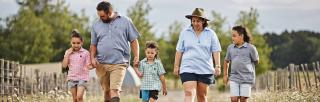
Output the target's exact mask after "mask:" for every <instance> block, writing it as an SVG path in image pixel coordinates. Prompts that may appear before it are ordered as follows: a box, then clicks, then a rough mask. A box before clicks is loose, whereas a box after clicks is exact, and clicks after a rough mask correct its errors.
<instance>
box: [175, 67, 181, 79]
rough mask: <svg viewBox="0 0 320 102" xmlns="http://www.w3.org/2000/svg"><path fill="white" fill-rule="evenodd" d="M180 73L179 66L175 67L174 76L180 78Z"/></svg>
mask: <svg viewBox="0 0 320 102" xmlns="http://www.w3.org/2000/svg"><path fill="white" fill-rule="evenodd" d="M179 73H180V68H179V66H175V67H174V68H173V74H174V75H175V76H177V77H178V76H179Z"/></svg>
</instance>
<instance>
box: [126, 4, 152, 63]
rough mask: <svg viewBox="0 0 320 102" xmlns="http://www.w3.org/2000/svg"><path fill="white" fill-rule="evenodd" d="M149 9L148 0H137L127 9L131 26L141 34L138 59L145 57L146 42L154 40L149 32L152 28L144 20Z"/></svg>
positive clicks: (146, 20)
mask: <svg viewBox="0 0 320 102" xmlns="http://www.w3.org/2000/svg"><path fill="white" fill-rule="evenodd" d="M151 9H152V8H151V7H150V5H149V3H148V0H138V1H137V2H136V4H135V5H133V6H131V7H130V8H129V9H128V16H129V17H130V18H131V19H132V22H133V24H134V25H135V26H136V28H137V30H138V31H139V33H140V34H141V35H140V37H139V45H140V58H144V57H145V54H144V49H145V43H146V41H149V40H156V38H155V36H154V32H152V31H151V29H152V27H153V26H152V25H151V24H150V22H149V21H148V19H147V18H146V16H147V15H148V14H149V11H150V10H151Z"/></svg>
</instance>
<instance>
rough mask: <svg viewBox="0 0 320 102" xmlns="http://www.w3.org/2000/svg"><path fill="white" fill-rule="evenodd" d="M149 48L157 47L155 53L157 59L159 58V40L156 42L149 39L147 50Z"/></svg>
mask: <svg viewBox="0 0 320 102" xmlns="http://www.w3.org/2000/svg"><path fill="white" fill-rule="evenodd" d="M147 48H150V49H156V52H157V54H156V55H155V59H159V47H158V44H157V42H155V41H147V42H146V48H145V50H146V49H147Z"/></svg>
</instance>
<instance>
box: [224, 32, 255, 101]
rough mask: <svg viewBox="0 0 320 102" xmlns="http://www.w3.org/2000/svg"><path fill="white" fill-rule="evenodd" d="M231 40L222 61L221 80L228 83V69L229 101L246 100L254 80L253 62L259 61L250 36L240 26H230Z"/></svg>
mask: <svg viewBox="0 0 320 102" xmlns="http://www.w3.org/2000/svg"><path fill="white" fill-rule="evenodd" d="M232 41H233V44H230V45H229V46H228V49H227V53H226V57H225V61H224V66H223V67H224V76H223V82H224V84H225V85H227V83H228V69H229V64H230V62H231V71H230V77H229V80H230V94H231V101H232V102H238V101H239V99H240V102H246V100H247V99H248V98H249V97H250V94H251V87H252V84H254V81H255V64H257V63H258V62H259V55H258V51H257V49H256V47H255V46H254V45H252V44H251V43H250V36H249V35H248V32H247V30H246V29H245V28H244V27H242V26H235V27H233V28H232Z"/></svg>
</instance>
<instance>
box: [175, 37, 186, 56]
mask: <svg viewBox="0 0 320 102" xmlns="http://www.w3.org/2000/svg"><path fill="white" fill-rule="evenodd" d="M176 50H177V51H179V52H184V51H185V46H184V39H183V32H181V33H180V35H179V40H178V42H177V46H176Z"/></svg>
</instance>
